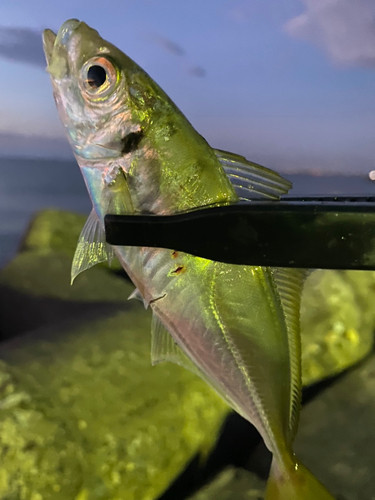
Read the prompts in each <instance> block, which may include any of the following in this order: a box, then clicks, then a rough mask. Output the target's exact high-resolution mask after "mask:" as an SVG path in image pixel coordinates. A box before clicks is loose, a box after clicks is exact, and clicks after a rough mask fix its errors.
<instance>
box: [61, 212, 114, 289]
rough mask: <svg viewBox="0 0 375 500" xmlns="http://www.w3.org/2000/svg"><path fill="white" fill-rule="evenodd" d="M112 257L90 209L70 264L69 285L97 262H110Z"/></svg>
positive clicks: (109, 247) (95, 217)
mask: <svg viewBox="0 0 375 500" xmlns="http://www.w3.org/2000/svg"><path fill="white" fill-rule="evenodd" d="M113 257H114V253H113V249H112V247H111V245H108V243H107V242H106V241H105V232H104V229H103V227H102V225H101V223H100V220H99V218H98V216H97V215H96V212H95V210H94V209H92V210H91V213H90V215H89V216H88V219H87V221H86V222H85V225H84V226H83V228H82V231H81V234H80V236H79V238H78V244H77V248H76V251H75V253H74V257H73V262H72V270H71V283H73V281H74V280H75V278H76V277H77V276H78V275H79V274H80V273H82V272H83V271H86V269H89V268H90V267H92V266H95V264H99V262H105V261H109V262H110V261H111V260H112V258H113Z"/></svg>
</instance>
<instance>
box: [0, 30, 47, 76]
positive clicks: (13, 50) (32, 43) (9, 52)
mask: <svg viewBox="0 0 375 500" xmlns="http://www.w3.org/2000/svg"><path fill="white" fill-rule="evenodd" d="M0 57H5V58H6V59H10V60H11V61H17V62H22V63H27V64H31V65H33V66H38V67H41V68H45V66H46V61H45V58H44V54H43V44H42V33H41V32H40V31H37V30H33V29H31V28H13V27H4V26H3V27H0Z"/></svg>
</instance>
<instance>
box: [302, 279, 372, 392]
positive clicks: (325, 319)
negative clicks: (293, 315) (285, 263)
mask: <svg viewBox="0 0 375 500" xmlns="http://www.w3.org/2000/svg"><path fill="white" fill-rule="evenodd" d="M374 300H375V272H372V271H323V270H319V271H315V272H313V273H312V274H311V276H309V278H308V279H307V281H306V284H305V288H304V291H303V294H302V303H301V338H302V378H303V383H304V385H309V384H312V383H314V382H318V381H319V380H321V379H324V378H326V377H328V376H332V375H336V374H337V373H340V372H342V371H343V370H345V369H346V368H348V367H349V366H351V365H353V364H355V363H356V362H358V361H359V360H360V359H362V358H363V357H364V356H366V354H368V353H369V351H370V350H371V348H372V345H373V339H374V333H373V332H374V327H375V310H374V308H373V306H372V305H371V304H372V303H373V302H374Z"/></svg>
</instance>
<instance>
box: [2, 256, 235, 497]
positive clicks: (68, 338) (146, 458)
mask: <svg viewBox="0 0 375 500" xmlns="http://www.w3.org/2000/svg"><path fill="white" fill-rule="evenodd" d="M28 255H29V257H28V259H29V260H28V263H29V266H30V269H29V274H28V277H27V279H31V275H32V272H33V269H34V272H35V273H37V274H40V273H39V271H40V267H39V265H36V266H35V268H33V260H32V255H33V254H32V253H29V252H28ZM34 257H35V259H36V261H38V259H39V258H40V255H38V254H34ZM19 258H21V259H20V262H22V269H25V267H24V261H23V256H22V255H20V256H19V257H17V258H16V259H15V261H14V262H13V264H12V269H13V271H14V272H15V271H16V269H17V260H18V259H19ZM45 258H47V257H46V256H45ZM48 258H50V259H58V257H57V256H56V255H55V256H53V255H49V256H48ZM60 266H62V267H64V268H65V270H66V272H68V269H69V265H68V263H67V262H66V261H64V260H62V261H61V262H60ZM99 272H100V273H101V274H102V275H103V282H105V280H106V279H107V277H108V273H107V272H106V271H104V270H103V269H101V270H100V269H99ZM15 274H16V273H15ZM88 274H91V273H88ZM22 276H23V273H20V274H18V275H17V280H18V286H19V285H20V283H19V282H20V280H21V279H22ZM8 277H9V282H8V284H9V286H11V283H12V280H11V279H10V278H11V276H8ZM35 278H36V277H35ZM45 279H46V280H47V279H52V280H53V281H54V282H55V286H56V295H57V294H58V289H59V280H58V279H57V278H56V276H55V275H54V274H53V273H52V274H51V273H49V274H46V275H45ZM97 279H99V278H97ZM112 280H113V283H112V284H113V285H114V286H117V287H118V289H120V288H121V287H122V293H121V296H122V297H126V296H128V295H129V293H130V292H131V290H132V287H131V285H130V284H128V283H126V282H125V281H124V280H121V279H120V278H118V277H117V276H112ZM116 280H117V281H118V282H119V283H121V284H117V285H116V283H115V281H116ZM35 283H40V276H38V279H35ZM3 286H4V281H3ZM72 290H73V288H72ZM100 296H102V293H101V294H99V297H100ZM4 297H5V295H4V294H3V296H2V300H3V301H4ZM64 298H65V297H64ZM31 305H32V307H35V304H34V303H33V302H31ZM8 307H10V308H12V309H13V311H14V314H15V315H16V314H17V309H16V307H15V304H8ZM39 307H41V308H43V307H45V306H43V302H40V303H39ZM28 312H29V311H28V305H27V301H26V300H25V301H24V302H23V313H24V314H25V315H27V314H28ZM55 319H56V322H55V324H50V325H49V327H48V328H44V329H41V330H36V331H34V332H31V333H29V334H26V335H23V336H22V337H18V338H17V339H14V340H13V341H10V342H8V343H3V344H2V349H1V354H0V359H1V366H0V369H1V372H0V373H1V380H2V381H4V382H3V383H2V386H1V387H2V393H1V396H0V398H1V399H0V455H1V457H2V468H1V469H2V471H1V474H0V498H2V499H4V500H5V499H7V500H8V499H9V500H10V499H12V500H13V499H14V500H15V499H17V500H30V499H33V500H38V499H43V500H49V499H51V500H55V499H57V500H71V499H74V500H85V499H86V500H89V499H90V500H96V499H100V500H104V499H108V500H119V499H120V498H126V499H129V500H133V499H134V500H135V499H137V500H138V499H139V498H142V499H145V500H147V499H149V500H152V499H154V498H157V497H158V496H159V495H160V494H161V493H162V492H163V491H164V490H165V489H166V488H167V487H168V485H169V484H170V483H171V482H172V480H173V479H174V478H175V477H176V476H177V475H178V474H179V472H180V471H181V470H182V469H183V468H184V466H185V465H186V463H187V462H188V461H189V460H190V459H191V458H192V457H193V456H194V455H195V454H196V453H206V452H207V450H208V449H209V448H210V447H211V446H212V444H213V442H214V441H215V439H216V436H217V433H218V430H219V427H220V425H221V423H222V421H223V418H224V416H225V415H226V414H227V411H228V410H227V406H226V405H225V404H224V403H223V402H222V401H221V399H220V398H219V397H218V396H216V394H215V393H213V391H212V390H211V389H210V388H209V387H208V386H207V385H206V384H205V383H204V382H203V381H201V380H200V379H199V378H198V377H196V376H195V375H193V374H191V373H190V372H188V371H186V370H184V369H182V368H180V367H178V366H175V365H172V364H167V363H166V364H164V365H160V366H156V367H152V366H151V364H150V335H149V328H150V317H149V314H148V313H146V312H145V311H144V309H143V307H142V305H141V304H138V303H129V302H128V303H126V306H125V310H122V311H121V310H117V312H114V311H112V314H111V315H109V316H108V314H107V315H105V314H104V315H102V316H101V317H100V314H99V317H98V312H97V311H96V303H95V302H93V304H92V310H91V313H90V312H89V311H87V310H86V317H85V318H83V317H80V320H77V319H76V320H74V318H70V322H69V321H68V320H67V318H65V319H64V318H62V317H59V316H58V315H57V316H56V318H55ZM3 387H4V388H3Z"/></svg>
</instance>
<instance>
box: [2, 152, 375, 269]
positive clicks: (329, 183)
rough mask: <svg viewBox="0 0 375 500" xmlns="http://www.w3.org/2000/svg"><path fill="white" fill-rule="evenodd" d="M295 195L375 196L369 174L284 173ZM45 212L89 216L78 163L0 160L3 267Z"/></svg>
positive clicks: (89, 206)
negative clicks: (37, 216)
mask: <svg viewBox="0 0 375 500" xmlns="http://www.w3.org/2000/svg"><path fill="white" fill-rule="evenodd" d="M285 177H287V178H288V179H290V180H291V181H292V182H293V190H292V191H291V192H290V194H291V195H295V196H309V195H311V196H313V195H318V196H323V195H327V196H329V195H346V194H348V195H357V196H358V195H373V196H374V195H375V182H372V181H370V180H369V179H368V178H367V177H366V176H364V175H363V176H340V175H330V176H311V175H306V174H295V175H287V174H286V175H285ZM45 208H60V209H65V210H71V211H75V212H80V213H86V214H89V212H90V210H91V203H90V201H89V197H88V194H87V191H86V187H85V185H84V182H83V179H82V176H81V173H80V171H79V168H78V166H77V164H76V163H75V161H60V160H41V159H26V158H23V159H13V158H12V159H7V158H0V267H2V266H3V265H4V264H5V263H6V262H7V261H9V260H10V259H11V258H12V257H13V256H14V254H15V253H16V251H17V247H18V246H19V244H20V242H21V240H22V235H23V234H24V232H25V231H26V229H27V226H28V224H29V222H30V220H31V218H32V217H33V215H34V214H35V213H36V212H37V211H39V210H43V209H45Z"/></svg>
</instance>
